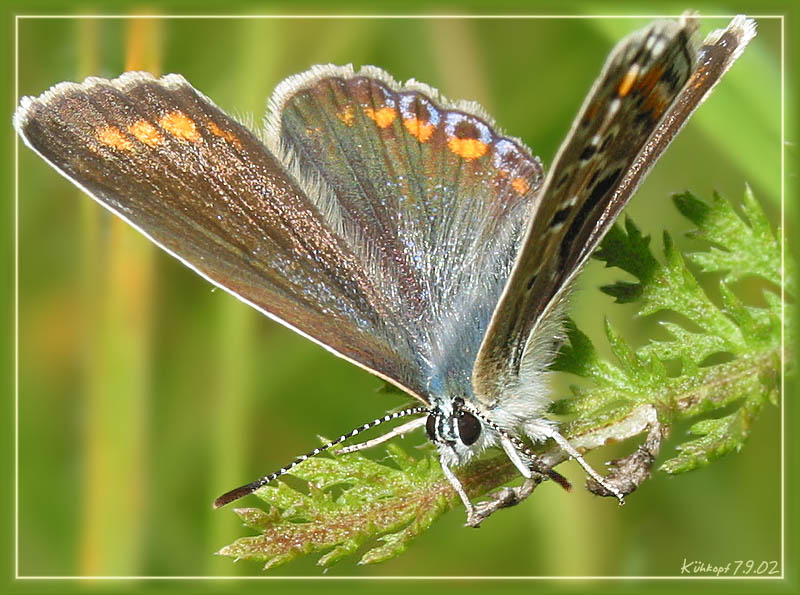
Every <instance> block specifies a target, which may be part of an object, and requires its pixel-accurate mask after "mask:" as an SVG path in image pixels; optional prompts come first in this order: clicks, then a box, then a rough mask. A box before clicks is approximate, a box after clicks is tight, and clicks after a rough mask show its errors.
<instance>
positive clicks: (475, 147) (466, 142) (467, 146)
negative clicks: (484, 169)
mask: <svg viewBox="0 0 800 595" xmlns="http://www.w3.org/2000/svg"><path fill="white" fill-rule="evenodd" d="M447 146H448V147H450V150H451V151H452V152H453V153H455V154H456V155H458V156H459V157H461V158H462V159H466V160H467V161H471V160H473V159H478V158H479V157H483V156H484V155H486V151H487V150H488V149H489V147H488V146H487V145H486V143H484V142H481V141H479V140H478V139H477V138H458V137H456V136H454V137H452V138H451V139H450V140H449V141H447Z"/></svg>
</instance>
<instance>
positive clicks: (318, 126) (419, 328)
mask: <svg viewBox="0 0 800 595" xmlns="http://www.w3.org/2000/svg"><path fill="white" fill-rule="evenodd" d="M271 104H272V113H273V119H272V120H271V121H270V123H269V125H268V130H270V131H271V132H270V134H269V139H272V140H273V141H277V140H279V141H280V146H276V147H275V149H274V150H275V151H276V152H279V153H281V154H283V155H284V161H285V162H287V163H290V164H291V165H292V171H293V172H295V175H296V177H297V178H298V179H300V180H301V181H302V183H303V187H304V188H310V189H315V190H309V192H308V194H309V196H310V197H311V199H312V200H313V201H314V203H315V204H316V205H317V207H318V208H319V210H320V211H321V212H322V213H324V214H325V216H326V219H327V222H328V224H329V225H330V226H331V228H332V229H334V230H336V231H337V233H338V234H339V235H340V236H341V237H344V238H346V239H347V242H348V246H349V247H350V249H351V250H352V251H353V253H354V254H355V255H356V257H357V259H358V260H359V261H360V262H361V263H363V266H364V268H365V269H368V270H369V272H370V278H371V279H372V280H373V281H374V283H375V284H376V286H377V288H378V289H379V291H380V292H381V294H382V295H384V296H385V301H386V302H388V303H389V304H391V305H392V306H393V308H394V310H393V312H392V316H393V320H395V321H396V325H397V327H398V328H399V329H401V332H402V333H405V334H406V335H407V336H409V337H411V339H412V341H413V342H414V345H415V352H416V353H417V355H418V357H419V363H420V366H421V373H422V374H423V375H424V376H425V377H426V378H427V383H428V386H429V390H430V391H432V392H439V393H441V391H443V390H444V389H445V387H446V385H448V383H449V384H450V385H451V386H453V387H455V388H457V389H458V390H459V391H463V390H464V387H467V386H469V382H470V375H471V373H472V366H473V363H474V360H475V356H476V354H477V351H478V347H479V345H480V341H481V339H482V337H483V334H484V331H485V329H486V326H487V324H488V322H489V318H490V317H491V313H492V311H493V309H494V306H495V304H496V303H497V300H498V299H499V296H500V292H501V291H502V288H503V285H504V284H505V281H506V279H507V277H508V274H509V271H510V269H511V265H512V263H513V259H514V255H515V254H516V249H517V246H518V241H519V239H520V237H521V234H522V231H523V230H524V225H525V221H526V220H527V215H528V213H529V211H530V208H531V205H532V203H533V201H534V199H535V197H536V196H537V194H536V191H537V190H538V188H539V185H540V183H541V177H542V172H541V167H540V165H539V162H538V161H537V160H535V159H534V158H532V157H531V156H530V154H529V153H528V151H527V149H525V148H524V147H523V146H522V145H521V144H520V143H519V142H518V141H514V140H513V139H510V138H507V137H504V136H502V135H501V134H499V133H498V132H496V130H495V128H494V124H493V123H492V122H491V120H490V119H489V118H488V116H486V115H485V114H483V113H482V111H481V110H480V108H478V107H477V106H475V105H474V104H463V103H462V104H452V103H450V102H448V101H446V100H444V99H442V98H440V97H439V96H438V94H437V93H436V91H435V90H433V89H431V88H429V87H427V86H424V85H421V84H418V83H414V82H411V83H407V84H406V85H399V84H398V83H396V82H395V81H393V80H392V79H391V78H390V77H389V76H388V75H387V74H386V73H384V72H383V71H380V70H378V69H377V68H372V67H367V68H364V69H362V71H360V72H358V73H356V72H353V70H352V69H351V68H349V67H338V68H337V67H333V66H321V67H315V68H314V69H312V70H311V71H309V72H307V73H303V74H301V75H298V76H296V77H292V78H290V79H288V80H287V81H286V82H284V83H283V84H281V86H280V87H279V88H278V90H277V91H276V93H275V96H274V97H273V99H272V102H271ZM275 116H279V117H275ZM278 130H279V133H278V132H276V131H278Z"/></svg>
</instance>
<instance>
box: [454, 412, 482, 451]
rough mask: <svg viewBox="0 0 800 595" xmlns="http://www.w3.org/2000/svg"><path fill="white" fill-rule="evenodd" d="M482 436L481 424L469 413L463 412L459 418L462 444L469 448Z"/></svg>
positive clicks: (459, 434)
mask: <svg viewBox="0 0 800 595" xmlns="http://www.w3.org/2000/svg"><path fill="white" fill-rule="evenodd" d="M480 435H481V422H479V421H478V418H477V417H475V416H474V415H472V414H471V413H469V412H468V411H462V412H461V415H459V416H458V437H459V438H461V442H463V443H464V444H465V445H466V446H469V445H470V444H474V443H475V441H476V440H477V439H478V436H480Z"/></svg>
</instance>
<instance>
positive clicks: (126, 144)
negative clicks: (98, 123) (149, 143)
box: [97, 126, 133, 151]
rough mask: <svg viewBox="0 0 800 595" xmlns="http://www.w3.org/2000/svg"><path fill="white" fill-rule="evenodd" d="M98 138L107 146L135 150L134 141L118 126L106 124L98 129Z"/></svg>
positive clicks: (120, 149) (119, 149) (122, 149)
mask: <svg viewBox="0 0 800 595" xmlns="http://www.w3.org/2000/svg"><path fill="white" fill-rule="evenodd" d="M97 140H99V141H100V142H101V143H103V144H104V145H106V146H107V147H111V148H112V149H117V150H118V151H132V150H133V143H132V142H131V141H130V139H129V138H128V137H127V136H125V133H124V132H122V130H120V129H119V128H117V127H116V126H104V127H103V128H100V129H98V130H97Z"/></svg>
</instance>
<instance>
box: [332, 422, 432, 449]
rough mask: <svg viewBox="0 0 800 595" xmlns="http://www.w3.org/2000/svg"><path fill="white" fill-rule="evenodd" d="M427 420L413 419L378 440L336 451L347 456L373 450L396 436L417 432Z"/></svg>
mask: <svg viewBox="0 0 800 595" xmlns="http://www.w3.org/2000/svg"><path fill="white" fill-rule="evenodd" d="M426 419H427V418H425V417H420V418H417V419H412V420H411V421H409V422H406V423H404V424H401V425H399V426H397V427H396V428H392V429H391V430H389V431H388V432H386V433H385V434H382V435H380V436H378V437H377V438H372V439H371V440H365V441H364V442H359V443H358V444H351V445H349V446H345V447H343V448H340V449H339V450H337V451H336V454H337V455H343V454H347V453H348V452H356V451H359V450H366V449H367V448H372V447H373V446H377V445H378V444H382V443H384V442H387V441H389V440H391V439H392V438H394V437H395V436H400V437H402V436H404V435H406V434H408V433H409V432H412V431H414V430H416V429H417V428H421V427H422V426H424V425H425V420H426Z"/></svg>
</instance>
